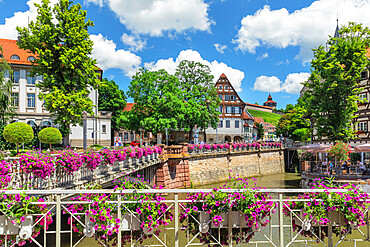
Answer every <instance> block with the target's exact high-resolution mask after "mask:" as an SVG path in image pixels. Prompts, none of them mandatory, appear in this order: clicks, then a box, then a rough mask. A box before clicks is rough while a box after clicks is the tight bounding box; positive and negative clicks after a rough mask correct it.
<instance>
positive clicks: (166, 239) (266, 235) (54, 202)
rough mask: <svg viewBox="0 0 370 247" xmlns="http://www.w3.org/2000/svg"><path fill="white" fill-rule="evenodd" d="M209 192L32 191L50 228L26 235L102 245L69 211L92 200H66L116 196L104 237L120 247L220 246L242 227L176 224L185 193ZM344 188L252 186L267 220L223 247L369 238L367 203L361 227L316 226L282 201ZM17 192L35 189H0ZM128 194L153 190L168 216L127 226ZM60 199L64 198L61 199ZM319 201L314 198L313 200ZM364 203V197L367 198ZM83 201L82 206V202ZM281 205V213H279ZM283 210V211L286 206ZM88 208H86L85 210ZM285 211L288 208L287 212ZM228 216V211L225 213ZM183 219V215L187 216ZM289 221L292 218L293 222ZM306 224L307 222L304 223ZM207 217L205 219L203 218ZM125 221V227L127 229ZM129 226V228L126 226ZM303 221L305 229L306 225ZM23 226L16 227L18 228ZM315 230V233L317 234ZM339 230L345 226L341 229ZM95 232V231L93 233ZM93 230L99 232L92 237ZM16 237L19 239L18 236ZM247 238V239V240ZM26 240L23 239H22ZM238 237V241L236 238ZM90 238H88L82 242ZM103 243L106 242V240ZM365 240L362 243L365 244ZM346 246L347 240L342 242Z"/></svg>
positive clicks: (133, 217)
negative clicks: (111, 225)
mask: <svg viewBox="0 0 370 247" xmlns="http://www.w3.org/2000/svg"><path fill="white" fill-rule="evenodd" d="M211 191H213V190H212V189H201V190H199V189H196V190H195V189H181V190H173V189H162V190H155V189H147V190H121V191H116V190H42V191H38V192H37V193H38V196H40V197H44V198H45V201H44V202H42V203H41V202H38V203H35V202H34V203H33V204H44V205H46V206H47V207H48V208H49V210H48V212H46V213H44V216H45V215H47V214H48V213H51V212H52V213H53V214H55V217H54V219H55V230H50V229H46V226H44V232H43V235H44V236H43V240H42V241H41V239H39V238H32V237H31V238H29V239H28V240H30V239H31V240H32V241H33V242H34V243H36V244H37V245H38V246H41V247H42V246H45V247H46V246H56V247H61V246H71V247H72V246H85V245H84V244H86V242H84V241H85V240H86V239H85V238H95V240H96V241H97V242H99V243H100V244H101V245H103V246H108V244H107V243H106V242H103V239H102V238H101V236H102V234H101V233H99V230H97V231H95V230H93V228H94V227H95V226H94V224H95V223H94V222H92V223H91V222H90V221H88V220H87V221H86V219H84V217H85V216H86V215H87V211H86V212H85V211H84V210H82V211H81V210H80V211H73V210H70V209H71V208H73V207H71V205H75V206H76V207H75V208H82V207H84V208H89V207H91V205H92V204H94V203H96V201H93V200H91V201H90V200H82V199H81V200H78V199H77V200H76V199H75V200H70V198H71V197H72V196H76V195H113V194H114V195H116V197H115V198H116V199H115V200H112V201H109V202H107V203H112V204H114V205H116V206H117V208H118V211H117V212H118V213H117V215H113V217H114V219H116V218H118V219H120V221H117V222H119V223H117V224H118V228H115V229H117V231H114V232H111V233H110V234H111V235H109V236H106V238H108V239H111V240H112V241H116V242H115V244H116V245H117V246H126V245H123V242H124V241H126V244H127V246H143V245H145V246H171V247H173V246H174V247H179V246H182V247H186V246H196V245H198V246H199V245H202V244H203V243H202V240H201V238H199V237H201V236H204V235H202V234H210V235H212V236H213V238H212V239H213V241H212V242H211V243H209V244H210V245H212V246H224V245H223V243H221V242H220V238H221V237H220V235H222V234H229V235H228V236H230V237H232V236H231V235H230V233H232V232H233V231H234V230H235V227H236V228H237V231H244V230H245V229H243V228H242V227H238V226H236V225H233V224H231V223H230V222H231V221H230V219H231V218H230V217H229V216H227V217H229V218H228V220H229V223H227V224H228V225H227V226H226V228H225V227H222V226H219V227H215V226H212V225H209V227H208V228H207V230H206V231H204V222H202V221H201V219H200V218H197V219H195V221H196V222H198V224H199V232H198V233H196V234H195V235H192V234H190V233H189V229H188V228H187V227H186V225H187V222H186V220H185V222H182V224H180V218H181V214H182V213H183V212H184V210H185V207H184V205H185V204H186V203H190V202H192V200H187V199H185V198H186V194H187V193H199V192H203V193H208V192H211ZM220 191H222V192H225V193H235V192H238V193H241V192H243V191H245V190H240V189H238V190H235V189H222V190H220ZM346 191H347V190H344V189H336V190H330V191H328V190H323V189H309V190H307V189H260V190H256V191H255V192H263V193H269V195H271V198H269V199H267V201H271V202H273V205H274V210H271V214H270V215H269V216H268V221H267V222H268V223H267V225H265V226H264V227H262V228H258V229H257V228H256V229H252V230H250V231H247V232H245V235H244V238H243V239H241V242H239V243H236V242H235V241H229V243H228V246H230V247H232V246H245V245H246V244H247V242H248V243H249V244H253V245H254V246H275V247H276V246H279V247H284V246H308V245H309V246H329V247H333V246H337V245H338V244H340V243H342V242H347V243H348V244H350V243H353V246H357V245H358V244H359V243H364V242H370V239H369V235H370V232H369V228H370V226H369V220H368V217H369V206H367V207H366V209H364V212H363V214H364V215H366V217H365V218H366V219H367V220H366V225H364V226H362V227H354V228H351V229H349V228H348V226H343V225H344V224H342V223H343V222H341V220H340V219H339V220H338V219H334V218H330V222H329V223H327V225H326V226H317V225H315V224H314V223H313V222H308V221H307V219H306V218H303V219H302V218H301V219H300V220H299V219H298V218H299V217H301V215H300V212H299V211H297V210H293V209H289V206H288V203H287V202H288V201H292V199H287V197H289V196H291V195H302V194H303V193H308V192H309V193H316V192H317V193H322V192H327V193H344V192H346ZM19 193H26V194H28V195H35V191H31V190H28V191H16V190H7V191H3V194H5V195H17V194H19ZM129 194H155V195H164V194H165V195H166V198H165V200H164V201H163V203H165V204H166V205H167V210H168V211H169V210H170V211H171V212H172V214H173V218H172V221H171V222H170V223H169V224H168V225H163V226H161V227H160V228H159V229H160V230H161V232H159V231H154V232H150V231H149V232H148V231H145V230H143V229H141V228H140V227H139V228H134V229H133V222H134V221H138V223H139V224H140V223H141V222H142V221H143V219H142V218H140V213H139V214H138V213H136V212H130V213H129V214H128V216H127V215H123V214H122V213H121V211H120V209H123V208H125V207H128V204H132V203H137V201H125V200H122V198H125V195H129ZM63 198H64V199H63ZM294 202H296V203H304V204H306V205H307V206H308V205H310V204H311V203H312V200H310V199H304V198H303V197H302V198H298V199H294ZM318 202H320V199H318ZM367 203H369V202H367ZM86 206H87V207H86ZM284 210H285V212H284ZM287 210H288V211H287ZM89 212H90V211H89ZM287 212H288V213H287ZM62 214H67V215H68V217H69V222H70V224H72V225H73V226H74V227H77V225H79V226H80V227H82V229H83V231H82V232H83V234H82V235H79V236H78V235H77V234H76V233H74V228H73V227H67V228H63V226H62V225H63V222H62ZM229 215H230V214H229ZM38 216H39V217H43V216H42V215H38ZM153 217H154V219H153V220H163V218H162V219H161V218H158V219H156V218H155V215H153ZM188 220H189V218H188ZM294 222H295V223H294ZM297 222H300V223H299V224H300V225H301V226H303V225H305V227H306V228H305V231H307V232H308V233H310V235H311V237H312V238H307V237H304V236H302V235H301V232H302V229H303V227H302V229H301V230H299V231H298V232H294V231H293V230H294V225H297V224H298V223H297ZM307 223H309V224H307ZM206 224H210V222H209V221H208V223H206ZM128 226H129V228H127V227H128ZM130 226H131V229H130ZM308 226H309V228H310V229H308V228H307V227H308ZM22 227H23V226H20V228H21V230H22ZM321 227H326V234H327V235H326V236H325V237H327V238H326V239H324V238H322V235H321ZM334 227H339V231H338V232H337V234H338V236H337V237H335V236H334V232H333V228H334ZM318 230H319V233H318ZM343 230H345V231H343ZM6 234H7V229H4V225H1V224H0V238H1V237H7V235H6ZM99 234H100V235H99ZM97 235H99V236H100V237H99V238H98V237H97ZM123 236H125V237H123ZM15 239H18V240H17V241H18V242H19V241H24V240H22V239H20V238H15ZM247 239H248V241H247ZM28 240H27V241H28ZM239 241H240V240H239ZM87 242H88V243H91V240H88V241H87ZM108 242H109V241H108ZM109 244H112V242H109ZM368 244H370V243H367V244H365V245H364V246H367V245H368ZM348 246H349V245H348Z"/></svg>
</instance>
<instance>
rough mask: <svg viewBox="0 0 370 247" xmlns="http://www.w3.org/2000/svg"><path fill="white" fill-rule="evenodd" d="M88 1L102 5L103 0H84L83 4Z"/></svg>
mask: <svg viewBox="0 0 370 247" xmlns="http://www.w3.org/2000/svg"><path fill="white" fill-rule="evenodd" d="M89 3H93V4H96V5H98V6H99V7H103V5H104V0H84V4H89Z"/></svg>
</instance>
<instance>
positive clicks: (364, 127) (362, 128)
mask: <svg viewBox="0 0 370 247" xmlns="http://www.w3.org/2000/svg"><path fill="white" fill-rule="evenodd" d="M358 131H367V123H366V122H359V123H358Z"/></svg>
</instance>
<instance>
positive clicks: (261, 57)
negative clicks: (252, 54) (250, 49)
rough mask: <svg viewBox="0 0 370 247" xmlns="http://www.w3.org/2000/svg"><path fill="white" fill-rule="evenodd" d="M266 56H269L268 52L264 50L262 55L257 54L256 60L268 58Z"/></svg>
mask: <svg viewBox="0 0 370 247" xmlns="http://www.w3.org/2000/svg"><path fill="white" fill-rule="evenodd" d="M268 57H269V54H268V53H267V52H265V53H264V54H263V55H261V56H259V57H258V58H257V60H259V61H262V60H263V59H265V58H268Z"/></svg>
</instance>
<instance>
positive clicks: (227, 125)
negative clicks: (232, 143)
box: [226, 120, 230, 128]
mask: <svg viewBox="0 0 370 247" xmlns="http://www.w3.org/2000/svg"><path fill="white" fill-rule="evenodd" d="M226 128H230V120H226Z"/></svg>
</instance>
